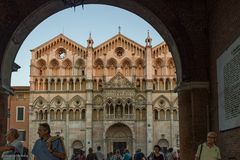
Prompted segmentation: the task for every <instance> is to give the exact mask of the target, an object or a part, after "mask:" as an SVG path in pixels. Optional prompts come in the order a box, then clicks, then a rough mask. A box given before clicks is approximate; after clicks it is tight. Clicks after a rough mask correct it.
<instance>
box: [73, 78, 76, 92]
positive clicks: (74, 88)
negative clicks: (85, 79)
mask: <svg viewBox="0 0 240 160" xmlns="http://www.w3.org/2000/svg"><path fill="white" fill-rule="evenodd" d="M73 90H74V91H75V90H76V78H74V79H73Z"/></svg>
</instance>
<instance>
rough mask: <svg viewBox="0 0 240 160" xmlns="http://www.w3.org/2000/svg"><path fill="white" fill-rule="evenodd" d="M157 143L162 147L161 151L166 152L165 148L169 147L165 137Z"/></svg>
mask: <svg viewBox="0 0 240 160" xmlns="http://www.w3.org/2000/svg"><path fill="white" fill-rule="evenodd" d="M158 145H159V146H160V147H161V148H162V152H163V153H167V149H168V147H169V143H168V140H167V139H165V138H162V139H160V140H159V141H158Z"/></svg>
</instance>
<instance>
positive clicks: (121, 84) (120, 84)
mask: <svg viewBox="0 0 240 160" xmlns="http://www.w3.org/2000/svg"><path fill="white" fill-rule="evenodd" d="M104 88H134V85H133V84H132V83H131V82H130V81H129V80H128V79H127V78H126V77H124V76H123V75H122V74H121V73H120V72H118V73H117V74H116V75H115V76H114V77H113V78H112V79H111V80H110V81H109V82H107V83H105V85H104Z"/></svg>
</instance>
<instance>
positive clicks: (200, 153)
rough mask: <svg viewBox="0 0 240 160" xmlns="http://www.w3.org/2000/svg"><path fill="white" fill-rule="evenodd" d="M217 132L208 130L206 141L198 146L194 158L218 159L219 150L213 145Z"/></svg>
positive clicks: (203, 159) (204, 159)
mask: <svg viewBox="0 0 240 160" xmlns="http://www.w3.org/2000/svg"><path fill="white" fill-rule="evenodd" d="M216 138H217V134H216V133H215V132H208V134H207V142H205V143H202V144H200V145H199V146H198V149H197V153H196V155H195V160H208V159H211V160H220V159H221V155H220V150H219V148H218V147H217V146H216V145H215V142H216Z"/></svg>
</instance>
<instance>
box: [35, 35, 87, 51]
mask: <svg viewBox="0 0 240 160" xmlns="http://www.w3.org/2000/svg"><path fill="white" fill-rule="evenodd" d="M60 39H62V41H63V40H65V41H66V42H68V43H70V44H73V45H75V46H77V47H79V48H82V49H84V50H85V49H86V48H85V47H83V46H82V45H80V44H78V43H77V42H75V41H73V40H71V39H69V38H68V37H66V36H65V35H63V34H59V35H58V36H56V37H54V38H52V39H50V40H49V41H47V42H45V43H43V44H41V45H40V46H38V47H36V48H34V49H32V50H31V51H32V52H33V51H36V50H39V49H41V48H44V47H46V46H48V45H49V44H51V43H54V42H56V41H57V42H58V41H59V42H60ZM60 43H62V42H60Z"/></svg>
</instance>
